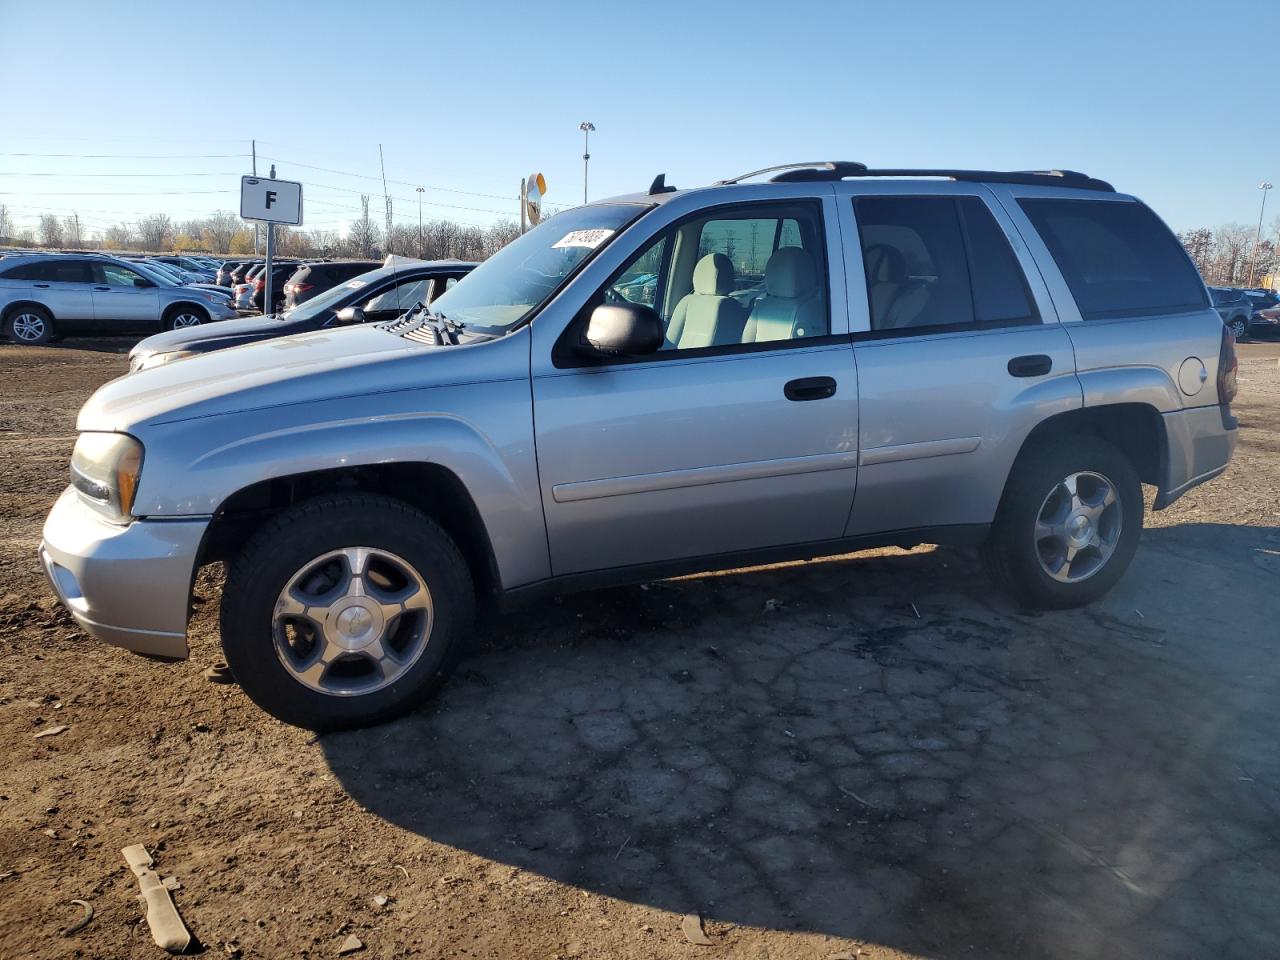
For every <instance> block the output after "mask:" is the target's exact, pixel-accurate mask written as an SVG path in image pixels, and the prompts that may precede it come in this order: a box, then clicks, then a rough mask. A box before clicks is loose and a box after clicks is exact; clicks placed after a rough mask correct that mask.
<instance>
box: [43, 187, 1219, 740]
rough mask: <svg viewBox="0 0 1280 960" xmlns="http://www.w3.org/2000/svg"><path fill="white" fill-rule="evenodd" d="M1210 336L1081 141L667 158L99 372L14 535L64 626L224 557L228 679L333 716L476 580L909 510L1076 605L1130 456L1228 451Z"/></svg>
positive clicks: (1182, 484) (1182, 276) (147, 631)
mask: <svg viewBox="0 0 1280 960" xmlns="http://www.w3.org/2000/svg"><path fill="white" fill-rule="evenodd" d="M770 175H771V176H770ZM763 176H770V179H768V180H767V182H760V180H761V178H762V177H763ZM1235 371H1236V360H1235V351H1234V341H1233V340H1232V338H1231V336H1230V334H1229V333H1228V332H1227V331H1226V329H1225V328H1224V327H1223V324H1222V321H1221V319H1220V318H1219V317H1218V315H1217V314H1216V313H1215V312H1214V310H1213V308H1212V307H1211V305H1210V302H1209V298H1208V296H1207V294H1206V291H1205V286H1204V284H1203V283H1202V282H1201V281H1200V279H1199V277H1198V275H1197V274H1196V271H1195V268H1194V267H1193V266H1192V264H1191V262H1190V260H1189V259H1188V258H1187V256H1186V254H1185V253H1184V252H1183V251H1182V248H1181V246H1180V244H1179V243H1178V242H1177V240H1176V239H1175V238H1174V236H1173V234H1172V233H1171V232H1170V231H1169V229H1168V228H1167V227H1166V226H1165V225H1164V223H1162V222H1161V221H1160V220H1159V219H1158V218H1157V217H1156V215H1155V214H1154V213H1152V212H1151V210H1149V209H1148V208H1147V207H1146V206H1144V205H1143V204H1141V203H1140V202H1138V201H1137V200H1135V199H1133V198H1132V197H1128V196H1124V195H1122V194H1118V193H1116V192H1115V191H1114V190H1113V189H1112V188H1111V187H1110V186H1109V185H1107V184H1106V183H1103V182H1101V181H1098V180H1094V179H1092V178H1089V177H1086V176H1083V175H1081V174H1075V173H1064V172H1052V173H1044V174H1040V173H1035V174H1031V173H996V172H985V171H984V172H974V171H961V170H873V169H867V168H866V167H865V166H862V165H861V164H853V163H827V164H806V165H796V166H788V167H783V168H773V169H770V170H767V171H758V172H757V173H756V174H753V175H747V176H745V177H740V178H737V179H735V180H729V181H724V182H722V183H719V184H716V185H714V186H711V187H706V188H700V189H693V190H683V191H680V190H675V189H673V188H671V187H668V186H666V185H665V183H664V181H663V178H661V177H659V178H658V179H657V180H655V182H654V184H653V186H652V187H651V188H650V189H649V191H648V192H646V193H642V194H638V195H634V196H626V197H620V198H617V199H614V200H611V201H607V202H602V203H595V204H591V205H589V206H583V207H579V208H577V209H575V210H571V211H567V212H565V213H561V214H559V215H557V216H556V217H555V218H553V219H551V220H549V221H547V222H546V223H544V224H542V225H541V226H539V227H538V228H536V229H534V230H532V231H530V232H529V233H527V234H525V235H524V236H523V237H521V238H520V239H518V240H516V241H515V242H513V243H511V244H510V245H509V246H507V247H506V248H505V249H503V250H502V251H501V252H499V253H497V254H496V255H494V256H493V257H492V258H490V259H489V260H488V261H487V262H485V263H484V264H482V265H481V266H480V267H478V268H477V269H476V270H475V271H474V272H473V273H472V274H470V275H469V276H468V277H467V278H466V279H464V280H463V281H462V282H460V283H459V284H457V286H455V287H454V288H453V289H452V290H450V291H448V292H447V293H445V294H444V295H443V296H442V297H440V298H439V299H438V300H436V301H435V302H434V303H433V304H432V305H431V307H430V308H429V309H428V310H426V311H419V312H417V313H414V314H410V315H408V316H406V317H404V318H400V319H397V320H393V321H389V322H387V323H382V324H371V325H368V326H352V327H348V328H345V329H340V330H323V331H318V332H316V333H311V334H304V335H300V336H294V337H285V338H283V339H279V340H272V341H268V342H265V343H261V344H255V345H250V346H246V347H236V348H233V349H230V350H223V351H218V352H216V353H211V354H207V355H205V356H202V357H196V358H194V359H191V360H189V361H186V362H184V363H179V364H170V365H167V366H160V367H156V368H154V369H150V370H144V371H142V372H141V373H139V374H136V375H134V376H129V377H125V378H122V379H120V380H116V381H113V382H112V383H109V384H107V385H106V386H104V387H102V388H101V389H100V390H99V391H98V392H97V393H96V394H95V395H94V396H93V397H92V398H91V399H90V400H89V402H88V403H87V404H86V405H85V407H84V408H83V410H82V411H81V413H80V419H79V425H78V426H79V430H80V431H81V433H80V437H79V440H78V441H77V443H76V446H75V451H74V454H73V457H72V464H71V480H72V483H71V487H70V488H68V489H67V490H66V492H65V493H64V494H63V495H62V497H61V499H60V500H59V501H58V503H57V505H56V506H55V507H54V509H53V512H52V514H51V515H50V517H49V519H48V522H47V524H46V525H45V529H44V540H43V543H42V545H41V547H40V556H41V558H42V560H43V563H44V566H45V569H46V570H47V572H48V576H49V579H50V581H51V582H52V584H53V586H54V588H55V589H56V591H57V592H58V595H59V596H60V597H61V598H62V600H63V602H64V603H65V604H66V605H67V607H68V608H69V609H70V610H71V611H72V613H73V614H74V615H75V617H76V619H77V620H78V621H79V622H80V623H81V625H82V626H83V627H84V628H85V629H86V630H87V631H88V632H90V633H92V634H93V635H95V636H97V637H99V638H101V639H103V640H106V641H108V642H111V643H115V644H119V645H120V646H123V647H127V648H129V649H132V650H136V651H139V652H142V653H146V654H151V655H155V656H160V657H169V658H181V657H184V656H186V654H187V641H186V631H187V619H188V613H189V610H190V606H191V586H192V578H193V576H194V574H195V572H196V570H197V569H198V568H199V567H201V566H202V565H204V564H208V563H211V562H213V561H225V562H226V564H227V569H228V574H227V578H226V582H225V585H224V588H223V593H222V600H221V634H222V644H223V647H224V650H225V653H226V658H227V660H228V662H229V663H230V665H231V667H232V670H233V672H234V674H235V676H236V678H237V680H238V681H239V682H240V684H241V685H242V687H243V688H244V690H245V692H246V693H248V694H249V696H250V697H252V698H253V699H254V700H255V701H256V702H257V703H258V704H260V705H261V706H263V707H264V708H265V709H267V710H269V711H270V712H271V713H273V714H275V715H276V716H278V717H280V718H282V719H284V720H286V721H288V722H290V723H294V724H299V725H304V726H308V727H313V728H334V727H343V726H353V725H359V724H365V723H371V722H376V721H379V720H383V719H386V718H388V717H391V716H394V715H396V714H398V713H400V712H402V711H404V710H406V709H407V708H409V707H410V705H411V704H413V703H414V702H415V701H417V700H419V699H420V698H421V697H422V696H424V694H426V693H427V692H428V691H430V690H431V689H432V688H434V687H435V686H436V685H437V684H438V683H440V681H441V679H442V678H443V677H444V676H445V674H446V673H447V671H448V669H449V666H450V665H451V663H452V662H453V660H454V658H455V657H456V655H457V654H458V653H459V651H460V650H461V649H462V648H463V647H464V646H465V644H466V641H467V638H468V636H469V634H470V632H471V625H472V618H473V614H474V612H475V610H476V607H477V604H478V603H487V602H490V601H498V602H499V603H501V604H505V603H511V602H514V601H516V600H518V599H519V598H522V597H528V596H533V595H539V594H545V593H547V592H562V591H567V590H572V589H581V588H588V587H593V586H597V585H603V584H612V583H618V582H622V581H643V580H647V579H651V578H656V577H663V576H670V575H674V574H678V573H688V572H693V571H699V570H708V569H714V568H731V567H736V566H740V565H744V564H748V563H756V562H762V561H779V560H786V559H796V558H805V557H815V556H823V555H833V554H839V553H843V552H847V551H850V550H855V549H859V548H864V547H869V546H875V545H884V544H900V545H910V544H915V543H919V542H931V543H938V542H942V543H956V544H970V545H976V546H979V547H980V548H981V551H982V553H983V555H984V556H985V557H986V558H987V560H988V562H989V566H990V570H991V571H992V573H993V575H994V577H995V579H996V580H997V581H998V582H999V583H1000V584H1001V585H1002V586H1004V587H1005V588H1007V589H1008V590H1010V591H1012V592H1013V593H1014V594H1015V595H1016V596H1017V597H1019V598H1020V599H1021V600H1023V601H1025V602H1028V603H1033V604H1038V605H1041V606H1045V607H1064V606H1074V605H1078V604H1083V603H1087V602H1089V601H1091V600H1093V599H1094V598H1096V597H1098V596H1099V595H1101V594H1102V593H1104V592H1105V591H1106V590H1108V589H1109V588H1110V587H1111V586H1112V585H1113V584H1115V582H1116V581H1117V580H1118V579H1119V578H1120V576H1121V575H1122V574H1123V572H1124V570H1125V568H1126V567H1127V566H1128V564H1129V562H1130V560H1131V559H1132V557H1133V555H1134V552H1135V550H1136V549H1137V546H1138V539H1139V534H1140V531H1141V527H1142V522H1143V498H1142V491H1141V486H1140V485H1141V484H1143V483H1146V484H1150V485H1152V486H1154V487H1155V488H1156V489H1157V493H1156V495H1155V508H1156V509H1157V510H1159V509H1162V508H1164V507H1166V506H1168V505H1169V504H1170V503H1172V502H1173V501H1174V500H1175V499H1176V498H1177V497H1178V496H1180V495H1181V494H1182V493H1184V492H1185V491H1186V490H1188V489H1189V488H1191V487H1193V486H1195V485H1196V484H1198V483H1203V482H1204V481H1206V480H1208V479H1210V478H1211V477H1214V476H1217V475H1218V474H1220V473H1221V472H1222V471H1223V470H1224V469H1225V468H1226V466H1227V463H1228V461H1229V460H1230V458H1231V453H1232V450H1233V448H1234V445H1235V439H1236V422H1235V420H1234V418H1233V417H1232V415H1231V411H1230V401H1231V400H1232V398H1233V396H1234V394H1235Z"/></svg>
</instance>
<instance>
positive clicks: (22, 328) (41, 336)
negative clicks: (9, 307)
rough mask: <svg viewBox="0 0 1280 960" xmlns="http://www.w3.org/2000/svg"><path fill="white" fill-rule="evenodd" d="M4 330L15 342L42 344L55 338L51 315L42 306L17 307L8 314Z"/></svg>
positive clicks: (56, 335) (55, 330) (55, 331)
mask: <svg viewBox="0 0 1280 960" xmlns="http://www.w3.org/2000/svg"><path fill="white" fill-rule="evenodd" d="M5 332H6V333H8V335H9V339H10V340H13V341H14V342H15V343H26V344H44V343H50V342H52V341H53V340H55V339H57V337H58V332H57V329H56V328H55V327H54V325H53V315H52V314H50V313H49V311H48V310H46V309H44V307H36V306H30V307H18V308H17V309H16V310H14V311H13V313H11V314H9V318H8V321H7V322H6V323H5Z"/></svg>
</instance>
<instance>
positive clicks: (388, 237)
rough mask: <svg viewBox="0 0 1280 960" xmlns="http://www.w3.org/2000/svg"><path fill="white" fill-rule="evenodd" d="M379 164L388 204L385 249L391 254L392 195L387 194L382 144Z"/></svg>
mask: <svg viewBox="0 0 1280 960" xmlns="http://www.w3.org/2000/svg"><path fill="white" fill-rule="evenodd" d="M378 163H379V164H380V165H381V166H382V197H383V199H384V200H385V201H386V203H387V233H386V236H385V238H384V240H385V242H384V244H383V247H384V248H385V249H386V252H387V253H391V194H389V193H387V163H386V161H385V160H383V159H382V144H378Z"/></svg>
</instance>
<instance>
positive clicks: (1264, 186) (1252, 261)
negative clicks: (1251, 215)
mask: <svg viewBox="0 0 1280 960" xmlns="http://www.w3.org/2000/svg"><path fill="white" fill-rule="evenodd" d="M1258 189H1259V190H1261V191H1262V209H1261V210H1259V211H1258V232H1257V234H1256V235H1255V236H1254V238H1253V256H1252V257H1250V258H1249V286H1251V287H1252V286H1253V272H1254V271H1255V270H1256V269H1257V267H1258V246H1259V244H1261V243H1262V215H1263V214H1264V213H1266V212H1267V191H1268V190H1270V189H1271V184H1270V183H1269V182H1268V181H1266V180H1263V181H1262V182H1261V183H1260V184H1258Z"/></svg>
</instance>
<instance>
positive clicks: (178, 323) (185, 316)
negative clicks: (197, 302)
mask: <svg viewBox="0 0 1280 960" xmlns="http://www.w3.org/2000/svg"><path fill="white" fill-rule="evenodd" d="M208 319H209V317H208V316H207V315H206V314H204V313H202V312H201V311H200V310H199V309H197V308H196V307H175V308H174V309H173V310H170V311H169V312H168V313H167V314H166V315H165V321H164V326H165V329H166V330H181V329H183V328H184V327H198V326H200V324H202V323H205V322H206V321H208Z"/></svg>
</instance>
